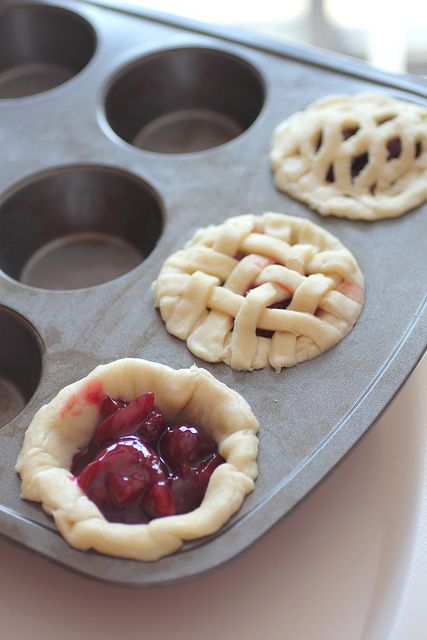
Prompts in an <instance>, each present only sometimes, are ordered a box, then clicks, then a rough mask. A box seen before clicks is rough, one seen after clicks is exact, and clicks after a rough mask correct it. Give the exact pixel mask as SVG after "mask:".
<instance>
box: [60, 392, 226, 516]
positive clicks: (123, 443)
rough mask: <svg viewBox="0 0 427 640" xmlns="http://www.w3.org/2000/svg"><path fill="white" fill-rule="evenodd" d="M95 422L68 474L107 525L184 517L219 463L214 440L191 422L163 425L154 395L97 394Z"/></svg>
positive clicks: (200, 497) (220, 461) (204, 489)
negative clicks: (122, 396) (129, 398)
mask: <svg viewBox="0 0 427 640" xmlns="http://www.w3.org/2000/svg"><path fill="white" fill-rule="evenodd" d="M100 414H101V420H100V422H99V424H98V425H97V427H96V429H95V431H94V434H93V436H92V439H91V440H90V442H89V444H88V446H87V447H86V449H84V450H83V451H79V452H78V453H76V454H75V456H74V457H73V460H72V465H71V472H72V473H73V475H74V476H75V477H76V479H77V482H78V484H79V486H80V488H81V489H82V490H83V491H84V492H85V493H86V495H87V496H88V497H89V498H90V499H91V500H92V501H93V502H94V503H95V504H96V505H97V507H98V508H99V509H100V511H101V512H102V513H103V515H104V517H105V518H106V519H107V520H109V521H110V522H122V523H126V524H136V523H143V522H148V521H149V520H151V519H152V518H158V517H161V516H168V515H173V514H180V513H188V512H189V511H192V510H193V509H195V508H196V507H198V506H199V505H200V503H201V502H202V500H203V496H204V495H205V492H206V488H207V485H208V482H209V478H210V476H211V475H212V473H213V471H214V470H215V469H216V467H217V466H218V465H220V464H222V463H223V462H224V460H223V459H222V458H221V456H220V455H219V453H218V448H217V445H216V442H215V440H214V439H213V438H212V437H211V436H210V435H209V434H208V433H207V432H206V431H204V430H203V429H202V428H201V427H199V426H197V425H194V424H169V425H168V424H166V421H165V418H164V417H163V415H162V414H161V413H160V411H158V410H157V409H156V407H155V406H154V394H153V393H151V392H149V393H144V394H143V395H141V396H138V397H137V398H135V399H134V400H132V401H131V402H124V401H123V400H120V399H114V398H111V397H110V396H103V397H102V398H101V402H100Z"/></svg>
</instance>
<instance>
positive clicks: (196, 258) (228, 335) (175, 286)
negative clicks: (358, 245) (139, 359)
mask: <svg viewBox="0 0 427 640" xmlns="http://www.w3.org/2000/svg"><path fill="white" fill-rule="evenodd" d="M363 288H364V281H363V276H362V273H361V271H360V269H359V267H358V265H357V262H356V260H355V259H354V257H353V256H352V254H351V253H350V251H348V249H346V248H345V247H344V246H343V245H342V244H341V242H339V240H337V239H336V238H335V237H334V236H333V235H332V234H330V233H328V232H327V231H325V230H323V229H321V228H320V227H319V226H317V225H315V224H313V223H311V222H310V221H308V220H304V219H301V218H295V217H292V216H287V215H283V214H279V213H265V214H263V215H262V216H255V215H243V216H237V217H234V218H229V219H228V220H226V221H225V222H224V223H223V224H220V225H218V226H209V227H207V228H205V229H200V230H198V231H197V232H196V233H195V235H194V236H193V238H192V239H191V240H190V241H189V242H188V243H187V245H186V246H185V248H184V249H183V250H182V251H178V252H177V253H175V254H173V255H172V256H170V257H169V258H168V259H167V260H166V262H165V263H164V265H163V267H162V269H161V271H160V274H159V276H158V279H157V281H156V282H155V283H154V290H155V297H156V300H155V303H156V306H157V307H159V308H160V313H161V316H162V318H163V320H164V321H165V324H166V329H167V330H168V331H169V333H171V334H172V335H174V336H177V337H178V338H181V340H186V343H187V346H188V348H189V350H190V351H191V352H192V353H193V354H195V355H196V356H198V357H199V358H201V359H202V360H206V361H208V362H219V361H223V362H226V363H227V364H229V365H230V366H231V367H232V368H233V369H239V370H252V369H260V368H262V367H266V366H268V365H271V366H272V367H273V368H274V369H275V370H276V371H280V369H281V368H282V367H291V366H293V365H295V364H297V363H299V362H303V361H304V360H308V359H311V358H314V357H316V356H317V355H319V354H320V353H322V352H323V351H326V350H327V349H330V348H331V347H333V346H334V345H335V344H337V343H338V342H339V341H340V340H341V339H342V338H343V337H344V336H345V335H346V334H347V333H348V332H349V331H350V330H351V329H352V327H353V325H354V324H355V322H356V320H357V318H358V316H359V314H360V311H361V309H362V305H363V295H364V294H363ZM285 298H288V299H289V300H290V303H289V306H288V307H287V308H286V309H280V308H268V307H269V306H270V305H274V304H275V303H278V302H279V301H282V300H283V299H285ZM260 332H261V333H263V334H264V335H261V336H260V335H259V333H260ZM267 332H268V333H267ZM266 333H267V336H266V335H265V334H266ZM257 334H258V335H257ZM270 334H271V336H270Z"/></svg>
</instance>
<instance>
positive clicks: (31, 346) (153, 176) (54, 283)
mask: <svg viewBox="0 0 427 640" xmlns="http://www.w3.org/2000/svg"><path fill="white" fill-rule="evenodd" d="M0 54H1V55H0V59H1V62H0V141H1V148H2V152H3V162H2V169H1V172H0V194H1V195H0V269H1V270H2V271H0V302H1V306H0V337H1V340H0V371H1V378H0V410H1V416H2V423H3V424H4V426H3V427H2V428H1V429H0V487H1V489H0V533H1V534H2V535H3V536H6V537H7V538H9V539H11V540H12V541H14V542H16V543H18V544H20V545H24V546H26V547H28V548H29V549H31V550H32V551H35V552H37V553H40V554H43V555H45V556H46V557H48V558H50V559H52V560H54V561H56V562H58V563H60V564H62V565H64V566H66V567H68V568H70V569H73V570H75V571H78V572H81V573H83V574H85V575H87V576H90V577H94V578H99V579H102V580H107V581H111V582H115V583H122V584H125V585H132V586H149V585H160V584H168V583H172V582H176V581H180V580H184V579H188V578H190V577H194V576H197V575H200V574H202V573H204V572H207V571H210V570H212V569H214V568H215V567H218V566H219V565H221V564H223V563H225V562H226V561H228V560H229V559H231V558H233V557H234V556H236V555H237V554H238V553H240V552H241V551H243V550H244V549H245V548H246V547H248V546H249V545H250V544H251V543H253V542H254V541H255V540H256V539H258V538H259V537H260V536H261V535H262V534H263V533H264V532H265V531H267V530H268V529H269V528H270V527H271V526H272V525H273V524H274V523H276V522H277V521H278V520H279V519H280V518H281V517H283V516H284V515H285V514H286V513H288V512H289V510H290V509H292V507H293V506H294V505H296V504H297V502H298V501H299V500H301V499H302V498H303V497H304V496H305V495H306V494H307V493H308V492H309V491H310V490H311V489H312V488H313V487H314V486H315V485H316V484H317V483H318V482H319V481H320V480H321V479H322V478H323V477H324V476H325V475H326V474H327V473H328V472H329V471H330V470H331V469H332V468H333V467H334V466H335V465H336V464H337V463H338V462H339V461H340V460H341V459H342V458H343V456H344V455H345V454H346V453H347V452H348V451H349V450H350V449H351V448H352V447H353V446H354V445H355V444H356V443H357V442H358V441H359V440H360V438H361V437H362V436H363V435H364V434H365V433H366V431H367V430H368V429H369V427H370V426H371V425H372V424H373V423H374V422H375V420H376V419H377V418H378V416H379V415H380V414H381V412H382V411H383V410H384V409H385V407H386V406H387V405H388V403H389V402H390V401H391V399H392V398H393V396H394V395H395V394H396V393H397V391H398V390H399V388H400V387H401V385H402V384H403V383H404V381H405V379H406V378H407V377H408V375H409V374H410V372H411V371H412V369H413V368H414V366H415V365H416V363H417V361H418V360H419V358H420V357H421V355H422V353H423V350H424V348H425V341H426V325H427V322H426V318H427V314H426V313H425V298H424V289H425V283H426V243H425V238H426V237H427V216H426V207H425V206H424V207H420V208H418V209H416V210H414V211H412V212H410V213H408V214H407V215H405V216H403V217H401V218H397V219H394V220H383V221H379V222H376V223H372V224H369V223H364V222H351V221H349V220H340V219H336V218H326V219H325V218H321V217H320V216H318V215H317V214H316V213H314V212H312V211H310V210H309V209H307V208H306V207H305V205H303V204H301V203H299V202H296V201H294V200H292V199H291V198H289V197H287V196H286V195H284V194H281V193H278V192H277V191H276V190H275V188H274V186H273V183H272V178H271V174H270V168H269V163H268V148H269V141H270V138H271V134H272V131H273V129H274V127H275V126H276V125H277V124H278V123H279V122H280V121H282V120H283V119H284V118H286V117H287V116H289V115H290V114H292V113H294V112H295V111H296V110H298V109H301V108H303V107H305V106H306V105H308V104H309V103H310V102H312V101H313V100H315V99H317V98H319V97H321V96H325V95H328V94H333V93H337V92H353V91H357V90H362V89H371V90H372V89H373V90H376V89H378V90H383V91H386V92H389V93H392V94H393V95H396V96H398V97H402V98H404V99H408V100H413V101H415V102H417V103H421V104H425V99H426V96H427V88H426V85H425V84H422V83H421V81H416V80H414V79H411V78H397V77H393V76H391V75H387V74H383V73H380V72H378V71H375V70H373V69H370V68H369V67H367V66H366V65H363V64H361V63H357V62H354V61H350V60H346V59H344V58H341V57H338V56H335V55H331V54H328V53H324V52H321V51H316V50H314V49H306V48H298V47H296V46H292V45H290V46H287V45H282V44H278V43H274V42H270V41H269V40H266V39H263V38H258V37H256V36H254V37H252V36H250V35H242V34H239V33H236V32H233V31H230V30H225V29H223V30H220V29H215V28H210V27H208V26H202V25H198V24H196V23H193V22H190V21H187V20H185V19H179V18H173V17H169V16H162V15H158V14H154V13H151V12H142V11H141V12H138V10H136V9H130V8H129V9H128V10H126V11H125V10H124V8H123V5H122V4H120V5H118V6H114V5H113V4H111V3H110V5H109V6H107V5H105V6H104V7H101V6H97V5H96V4H95V3H91V4H88V3H80V2H60V3H56V4H55V5H50V4H44V3H25V4H21V3H19V4H18V3H12V4H11V3H4V2H2V3H0ZM141 89H142V90H141ZM141 147H142V148H141ZM268 210H270V211H279V212H284V213H288V214H292V215H296V216H300V217H306V218H308V219H310V220H312V221H314V222H315V223H317V224H319V225H321V226H322V227H324V228H325V229H327V230H328V231H330V232H332V233H333V234H335V235H336V236H337V237H338V238H339V239H340V240H341V241H342V242H343V243H344V244H345V246H347V247H348V248H349V249H350V250H351V251H352V252H353V253H354V255H355V256H356V258H357V260H358V262H359V264H360V266H361V268H362V270H363V272H364V275H365V277H366V283H367V296H366V303H365V307H364V310H363V312H362V315H361V317H360V319H359V321H358V323H357V325H356V327H355V328H354V330H353V331H352V332H351V333H350V334H349V335H348V336H347V337H346V338H345V339H344V340H343V341H342V342H341V343H340V344H338V345H337V346H336V347H335V348H333V349H332V350H331V351H328V352H327V353H324V354H322V355H321V356H319V357H318V358H316V359H315V360H313V361H310V362H306V363H303V364H301V365H298V366H296V367H294V368H292V369H289V370H283V371H282V372H281V373H280V374H279V375H277V374H276V373H274V371H272V370H269V369H264V370H260V371H254V372H251V373H247V372H246V373H245V372H237V371H232V370H231V369H230V368H229V367H227V366H226V365H224V364H216V365H213V364H207V363H204V362H201V361H197V360H196V362H197V364H198V365H200V366H203V367H206V368H207V369H208V370H209V371H211V372H212V373H213V374H214V375H215V376H216V377H217V378H218V379H220V380H221V381H223V382H225V383H226V384H228V385H229V386H230V387H232V388H234V389H236V390H237V391H239V392H240V393H241V394H242V395H243V396H244V397H245V398H246V399H247V400H248V401H249V402H250V404H251V406H252V408H253V411H254V413H255V414H256V416H257V417H258V419H259V422H260V445H261V447H260V455H259V472H260V473H259V478H258V480H257V483H256V488H255V491H254V492H253V494H251V495H250V496H248V497H247V499H246V500H245V503H244V505H243V507H242V508H241V510H240V511H239V513H238V514H237V515H236V516H235V517H234V518H233V519H232V520H231V521H230V522H229V523H228V524H227V525H226V526H225V527H224V528H223V529H222V530H221V531H220V532H218V534H217V535H215V536H212V537H211V538H209V539H202V540H199V541H195V542H194V543H192V544H188V545H186V546H184V548H183V549H182V550H181V551H180V552H178V553H176V554H174V555H172V556H170V557H166V558H163V559H162V560H159V561H157V562H154V563H143V562H136V561H135V562H134V561H127V560H120V559H116V558H110V557H107V556H103V555H100V554H97V553H94V552H81V551H77V550H75V549H72V548H71V547H69V546H68V545H67V544H66V543H65V541H64V540H63V539H62V537H61V536H60V535H59V533H58V532H57V531H56V528H55V526H54V524H53V521H52V520H51V519H50V518H49V517H48V516H47V515H46V514H45V513H44V512H43V511H42V509H41V507H40V505H39V504H34V503H31V502H25V501H22V500H21V499H20V497H19V490H20V486H19V484H20V483H19V479H18V477H17V475H16V473H15V471H14V465H15V462H16V458H17V455H18V452H19V449H20V447H21V445H22V440H23V435H24V432H25V430H26V428H27V426H28V424H29V422H30V421H31V418H32V416H33V415H34V413H35V411H36V410H37V409H38V408H39V407H40V406H41V405H42V404H44V403H46V402H48V401H49V400H51V399H52V398H53V397H54V396H55V395H56V393H57V392H58V391H59V390H60V389H61V388H62V387H63V386H65V385H66V384H68V383H70V382H72V381H74V380H76V379H79V378H81V377H83V376H84V375H86V374H87V373H88V372H89V371H90V370H92V369H93V368H94V367H95V366H96V365H98V364H100V363H105V362H109V361H111V360H115V359H117V358H121V357H124V356H141V357H144V358H147V359H149V360H154V361H158V362H161V363H166V364H169V365H172V366H174V367H176V368H179V367H188V366H190V365H191V364H192V363H193V362H194V360H195V358H194V357H193V355H192V354H191V353H190V352H189V351H188V350H187V349H186V346H185V344H184V343H183V342H181V341H180V340H177V339H175V338H173V337H172V336H170V335H169V334H168V333H167V332H166V330H165V328H164V326H163V322H162V320H161V318H160V316H159V314H158V313H157V312H156V311H155V309H154V307H153V296H152V292H151V290H150V286H151V283H152V282H153V280H154V279H155V278H156V276H157V274H158V272H159V269H160V267H161V265H162V263H163V261H164V260H165V258H166V257H167V256H169V255H170V254H171V253H172V252H174V251H176V250H177V249H179V248H180V247H182V245H183V244H184V242H185V241H186V240H187V239H189V237H190V236H191V235H192V233H193V232H194V230H195V229H196V228H198V227H200V226H203V225H207V224H209V223H219V222H221V221H223V220H224V219H225V218H226V217H229V216H232V215H238V214H240V213H245V212H253V213H263V212H264V211H268ZM79 287H80V288H79ZM13 416H15V417H13Z"/></svg>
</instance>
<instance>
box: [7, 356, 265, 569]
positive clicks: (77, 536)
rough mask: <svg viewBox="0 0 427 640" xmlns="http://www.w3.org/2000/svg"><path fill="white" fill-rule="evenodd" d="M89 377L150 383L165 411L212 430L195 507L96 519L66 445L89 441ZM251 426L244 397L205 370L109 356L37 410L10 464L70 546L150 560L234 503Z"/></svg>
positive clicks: (130, 394) (108, 389) (249, 466)
mask: <svg viewBox="0 0 427 640" xmlns="http://www.w3.org/2000/svg"><path fill="white" fill-rule="evenodd" d="M93 385H102V390H103V393H105V395H110V396H112V397H115V398H121V399H123V400H126V401H130V400H132V399H133V398H135V397H137V396H138V395H141V394H143V393H145V392H147V391H154V394H155V398H156V406H157V407H158V408H159V410H161V411H162V413H163V415H164V416H165V418H166V419H167V420H169V421H171V422H173V421H177V422H185V421H190V422H195V423H197V424H199V425H200V426H202V427H204V428H205V429H207V430H208V431H209V432H210V433H211V434H212V435H213V437H214V438H215V440H216V441H217V444H218V449H219V452H220V454H221V456H222V457H223V458H224V459H225V463H224V464H221V465H220V466H219V467H217V469H215V471H214V472H213V474H212V476H211V478H210V480H209V485H208V488H207V491H206V494H205V497H204V499H203V502H202V504H201V505H200V507H198V508H197V509H195V510H194V511H191V512H190V513H186V514H183V515H178V516H168V517H163V518H157V519H154V520H151V521H150V522H149V523H148V524H140V525H138V524H119V523H111V522H108V521H107V520H106V519H105V518H104V516H103V515H102V514H101V512H100V511H99V510H98V508H97V507H96V505H95V504H94V503H93V502H92V501H91V500H89V498H87V497H86V495H85V494H84V493H83V492H82V491H81V489H80V488H79V486H78V484H77V481H76V479H75V478H74V476H73V475H72V474H71V473H70V466H71V461H72V458H73V456H74V454H75V453H76V452H77V451H78V450H80V449H83V448H84V447H85V446H86V445H87V443H88V442H89V440H90V438H91V436H92V433H93V431H94V429H95V427H96V424H97V423H98V422H99V407H98V406H97V405H96V404H94V403H93V402H91V392H90V389H92V388H93ZM257 429H258V423H257V420H256V418H255V417H254V415H253V413H252V411H251V409H250V407H249V405H248V404H247V402H246V401H245V400H244V399H243V398H242V397H241V396H240V395H239V394H238V393H236V392H235V391H233V390H232V389H230V388H229V387H227V386H226V385H224V384H222V383H221V382H219V381H218V380H216V379H215V378H214V377H213V376H212V375H211V374H210V373H209V372H207V371H205V370H204V369H199V368H197V367H195V366H193V367H191V368H190V369H180V370H174V369H171V368H170V367H167V366H164V365H161V364H157V363H152V362H148V361H146V360H138V359H132V358H126V359H123V360H117V361H116V362H113V363H111V364H107V365H102V366H99V367H97V368H96V369H95V370H94V371H92V373H90V374H89V375H88V376H87V377H85V378H83V379H82V380H79V381H78V382H75V383H74V384H71V385H69V386H68V387H65V388H64V389H62V391H60V392H59V393H58V395H57V396H56V397H55V398H54V399H53V400H52V401H51V402H50V403H49V404H47V405H45V406H43V407H42V408H41V409H40V410H39V411H38V412H37V414H36V415H35V417H34V419H33V420H32V422H31V424H30V426H29V428H28V430H27V432H26V434H25V439H24V444H23V447H22V450H21V452H20V455H19V458H18V462H17V466H16V469H17V471H18V472H19V473H20V475H21V479H22V497H23V498H26V499H27V500H34V501H37V502H41V503H42V506H43V508H44V510H45V511H46V512H47V513H49V514H51V515H52V516H53V518H54V520H55V523H56V525H57V527H58V529H59V530H60V532H61V533H62V535H63V536H64V538H65V539H66V540H67V542H69V544H70V545H72V546H73V547H76V548H78V549H83V550H87V549H95V550H97V551H99V552H101V553H106V554H110V555H113V556H120V557H123V558H134V559H138V560H156V559H158V558H160V557H162V556H164V555H167V554H170V553H172V552H173V551H176V550H177V549H178V548H179V547H180V546H181V545H182V544H183V542H184V541H185V540H192V539H194V538H199V537H202V536H206V535H209V534H212V533H214V532H216V531H217V530H218V529H219V528H220V527H221V526H222V525H223V524H224V523H225V522H227V520H229V518H230V517H231V516H232V515H233V514H234V513H236V511H237V510H238V509H239V508H240V506H241V504H242V502H243V499H244V497H245V495H246V494H248V493H250V492H251V491H252V490H253V487H254V480H255V478H256V476H257V464H256V458H257V452H258V438H257V436H256V432H257Z"/></svg>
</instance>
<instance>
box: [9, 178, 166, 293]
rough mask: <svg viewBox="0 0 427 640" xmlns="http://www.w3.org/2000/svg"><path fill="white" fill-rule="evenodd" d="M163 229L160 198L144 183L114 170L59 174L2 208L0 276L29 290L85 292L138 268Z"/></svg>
mask: <svg viewBox="0 0 427 640" xmlns="http://www.w3.org/2000/svg"><path fill="white" fill-rule="evenodd" d="M161 229H162V205H161V202H160V198H159V197H158V196H157V194H156V193H155V191H154V190H153V189H152V188H151V187H149V186H148V185H147V184H146V183H145V182H144V181H143V180H141V179H139V178H137V177H136V176H133V175H131V174H129V173H127V172H125V171H121V170H119V169H115V168H112V167H111V168H110V167H99V166H80V167H79V166H77V167H73V166H71V167H64V168H60V169H56V170H52V171H50V172H47V173H44V174H42V175H39V176H36V177H34V178H33V179H32V180H30V181H29V182H27V183H26V184H25V185H24V186H22V187H17V188H16V189H14V190H13V191H12V193H11V194H10V195H8V196H7V197H6V198H5V199H4V200H3V201H2V202H0V268H1V269H3V271H4V272H5V273H7V274H8V275H9V276H10V277H11V278H14V279H15V280H18V281H20V282H22V283H24V284H27V285H30V286H33V287H39V288H43V289H61V290H67V289H80V288H84V287H89V286H93V285H97V284H101V283H103V282H107V281H109V280H113V279H115V278H117V277H119V276H121V275H123V274H124V273H127V272H128V271H130V270H131V269H133V268H134V267H136V266H137V265H139V264H140V263H141V262H142V261H143V260H144V258H145V257H147V256H148V254H149V253H150V252H151V251H152V249H153V248H154V246H155V244H156V242H157V240H158V238H159V236H160V233H161Z"/></svg>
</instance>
